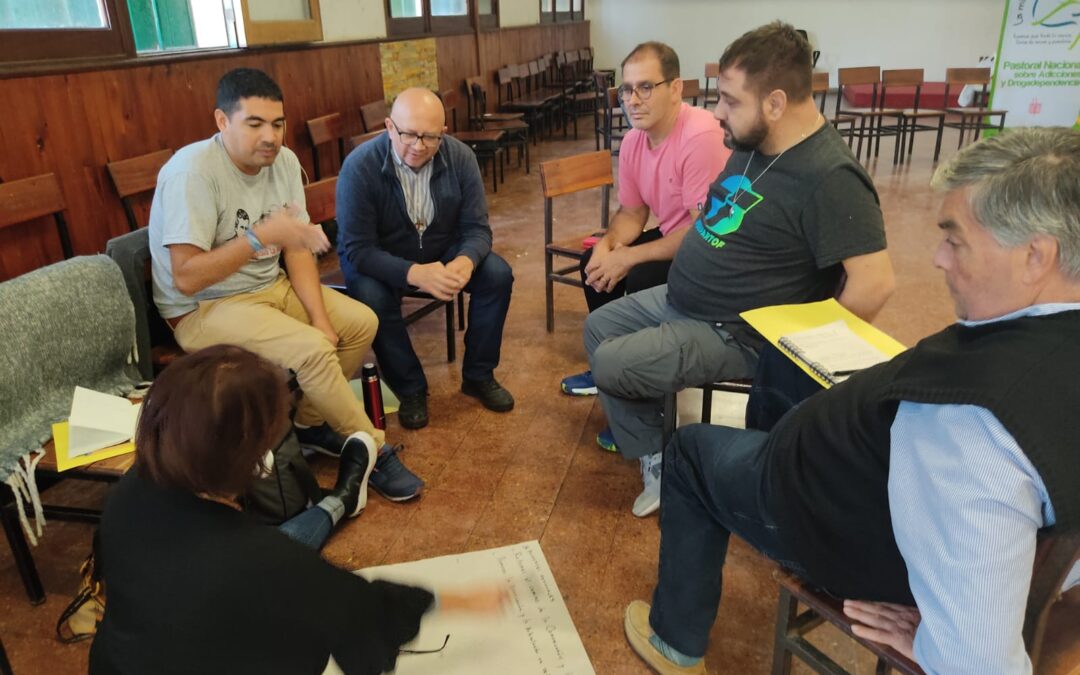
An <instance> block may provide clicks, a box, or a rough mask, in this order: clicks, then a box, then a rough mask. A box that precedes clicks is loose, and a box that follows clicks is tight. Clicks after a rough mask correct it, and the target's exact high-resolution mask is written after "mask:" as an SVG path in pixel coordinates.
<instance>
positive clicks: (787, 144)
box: [585, 23, 894, 516]
mask: <svg viewBox="0 0 1080 675" xmlns="http://www.w3.org/2000/svg"><path fill="white" fill-rule="evenodd" d="M755 33H761V34H760V35H755V36H754V39H753V40H746V39H740V40H739V41H737V42H736V43H734V44H733V45H732V46H731V47H729V48H728V50H727V51H726V52H725V54H724V58H723V59H722V60H721V72H720V78H719V95H720V100H719V103H718V104H717V107H716V117H717V119H719V120H720V123H721V125H722V126H723V127H724V130H725V140H726V141H727V142H729V143H730V144H731V145H732V147H733V148H734V149H735V150H736V152H735V154H733V155H732V156H731V159H730V160H728V163H727V167H726V168H725V169H724V171H723V172H722V173H721V174H720V176H719V177H718V178H717V180H716V181H715V182H714V183H713V185H712V187H711V188H710V191H709V199H708V203H707V204H705V205H704V208H703V209H702V211H701V214H700V215H699V216H698V218H697V220H696V221H695V223H694V225H693V226H692V227H691V228H690V231H689V232H687V235H686V237H685V239H684V240H683V242H682V245H681V246H680V247H679V249H678V252H677V253H676V254H675V259H674V261H673V262H672V265H671V270H670V272H669V273H668V284H667V285H665V286H659V287H656V288H653V289H649V290H646V291H641V292H639V293H634V294H632V295H629V296H627V297H625V298H622V299H620V300H617V301H615V302H612V303H609V304H608V305H605V306H604V307H602V308H600V309H598V310H597V311H595V312H593V313H592V314H590V315H589V317H588V319H587V320H586V322H585V350H586V352H587V354H588V356H589V365H590V366H591V369H592V372H593V376H594V378H595V380H596V385H597V388H598V389H599V392H600V400H601V402H602V403H603V406H604V411H605V412H606V413H607V417H608V422H609V424H610V426H611V428H610V432H609V431H607V430H605V431H604V432H602V434H601V436H602V437H613V438H614V442H615V445H616V447H617V448H618V450H619V452H621V453H622V454H623V455H624V456H625V457H628V458H638V459H640V460H641V469H642V479H643V483H644V490H643V492H642V493H641V495H640V496H639V497H638V498H637V500H636V501H635V503H634V508H633V512H634V514H635V515H637V516H644V515H647V514H649V513H652V512H653V511H655V510H656V509H657V508H659V504H660V451H661V449H662V448H661V442H662V437H663V418H662V412H663V404H664V397H665V396H670V395H673V394H674V393H675V392H677V391H679V390H681V389H684V388H686V387H692V386H701V385H703V384H707V383H709V382H714V381H716V380H719V379H732V378H745V377H750V376H751V375H752V374H753V372H754V366H755V364H756V362H757V354H758V350H759V349H760V348H761V347H762V346H763V344H764V341H763V339H762V338H761V336H760V335H758V334H757V333H756V332H755V331H754V330H753V329H752V328H750V327H749V326H748V325H747V324H746V323H745V322H743V321H742V320H741V319H740V318H739V313H740V312H742V311H745V310H748V309H753V308H757V307H764V306H768V305H775V304H787V303H800V302H811V301H816V300H822V299H825V298H828V297H831V296H833V295H836V296H837V300H838V301H839V302H840V303H841V304H842V305H844V306H845V307H847V308H848V309H849V310H851V311H852V312H854V313H855V314H857V315H859V316H861V317H862V318H864V319H868V320H869V319H871V318H873V316H874V315H875V314H877V312H878V310H879V309H881V306H882V305H883V304H884V303H885V301H886V299H888V297H889V295H890V294H891V293H892V290H893V285H894V282H893V275H892V266H891V264H890V263H889V258H888V255H887V254H886V253H885V230H884V224H883V222H882V217H881V209H880V207H879V205H878V198H877V193H876V192H875V190H874V185H873V183H872V181H871V180H870V177H869V176H868V175H867V174H866V172H865V171H864V170H863V168H862V167H861V166H859V164H858V163H857V162H856V161H855V158H854V157H853V156H852V154H851V151H850V150H849V149H848V147H847V145H846V144H845V143H844V142H843V140H841V138H840V136H839V134H838V133H837V132H836V130H835V129H833V128H832V126H831V125H830V124H829V123H828V122H827V121H826V120H825V119H824V117H822V115H821V114H820V113H819V112H818V109H817V106H816V105H815V104H814V100H813V98H812V97H811V86H810V81H811V66H810V49H809V45H808V44H807V43H806V40H805V39H804V38H802V37H801V36H799V35H798V33H796V32H795V30H794V29H793V28H791V27H790V26H787V25H785V24H779V23H777V24H772V25H770V26H766V27H763V28H762V29H759V30H758V31H755ZM842 279H844V280H845V281H844V286H843V289H842V290H840V291H839V293H838V288H839V285H840V283H841V280H842ZM600 440H601V439H600V438H598V441H600ZM604 440H607V438H605V439H604ZM602 445H603V443H602Z"/></svg>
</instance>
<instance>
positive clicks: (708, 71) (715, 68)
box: [701, 61, 720, 108]
mask: <svg viewBox="0 0 1080 675" xmlns="http://www.w3.org/2000/svg"><path fill="white" fill-rule="evenodd" d="M710 80H712V82H713V88H712V89H711V91H712V93H709V92H710V88H709V81H710ZM719 100H720V62H719V61H717V62H715V63H706V64H705V95H704V96H703V97H702V99H701V107H703V108H708V107H709V105H710V104H713V105H715V104H716V102H717V101H719Z"/></svg>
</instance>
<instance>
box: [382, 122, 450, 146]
mask: <svg viewBox="0 0 1080 675" xmlns="http://www.w3.org/2000/svg"><path fill="white" fill-rule="evenodd" d="M388 119H389V120H390V124H392V125H394V131H396V132H397V135H398V138H400V139H401V142H402V144H404V145H416V142H417V141H421V140H422V141H424V147H425V148H434V147H436V146H438V145H439V143H442V134H418V133H416V132H415V131H402V130H401V127H399V126H398V125H397V122H395V121H394V118H392V117H391V118H388Z"/></svg>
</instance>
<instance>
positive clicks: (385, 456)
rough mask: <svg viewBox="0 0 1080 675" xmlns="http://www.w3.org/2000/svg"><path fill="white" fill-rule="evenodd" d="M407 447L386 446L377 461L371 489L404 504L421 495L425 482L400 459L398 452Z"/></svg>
mask: <svg viewBox="0 0 1080 675" xmlns="http://www.w3.org/2000/svg"><path fill="white" fill-rule="evenodd" d="M404 447H405V446H403V445H395V446H390V445H389V444H387V445H384V446H383V447H382V450H381V451H380V452H379V458H378V459H377V460H375V472H374V473H372V474H371V481H370V484H371V487H372V489H374V490H375V491H376V492H378V493H379V494H381V495H382V496H383V497H386V498H387V499H389V500H390V501H392V502H403V501H406V500H408V499H412V498H413V497H415V496H417V495H418V494H420V491H421V490H423V489H424V481H422V480H420V477H419V476H417V475H416V474H415V473H413V472H412V471H409V469H408V468H407V467H406V466H405V465H404V464H402V463H401V460H400V459H398V456H397V454H398V451H399V450H402V449H403V448H404Z"/></svg>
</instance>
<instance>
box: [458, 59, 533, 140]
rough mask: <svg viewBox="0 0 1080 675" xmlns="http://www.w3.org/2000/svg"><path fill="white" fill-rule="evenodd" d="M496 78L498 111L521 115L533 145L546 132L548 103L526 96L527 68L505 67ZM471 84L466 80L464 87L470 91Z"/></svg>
mask: <svg viewBox="0 0 1080 675" xmlns="http://www.w3.org/2000/svg"><path fill="white" fill-rule="evenodd" d="M497 76H498V81H499V94H498V99H499V101H498V108H499V111H501V112H504V113H505V112H509V113H517V114H520V115H522V116H523V118H524V119H525V121H526V122H528V123H529V127H530V128H531V129H532V138H533V143H534V144H535V143H536V142H537V141H538V140H542V139H543V138H544V137H545V136H546V134H547V132H548V103H547V101H545V100H544V99H542V98H529V97H527V96H526V87H527V84H526V81H527V80H528V76H529V69H528V66H520V65H510V66H506V67H505V68H500V69H499V71H498V73H497ZM471 84H472V83H471V82H469V81H468V80H466V86H470V90H471Z"/></svg>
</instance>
